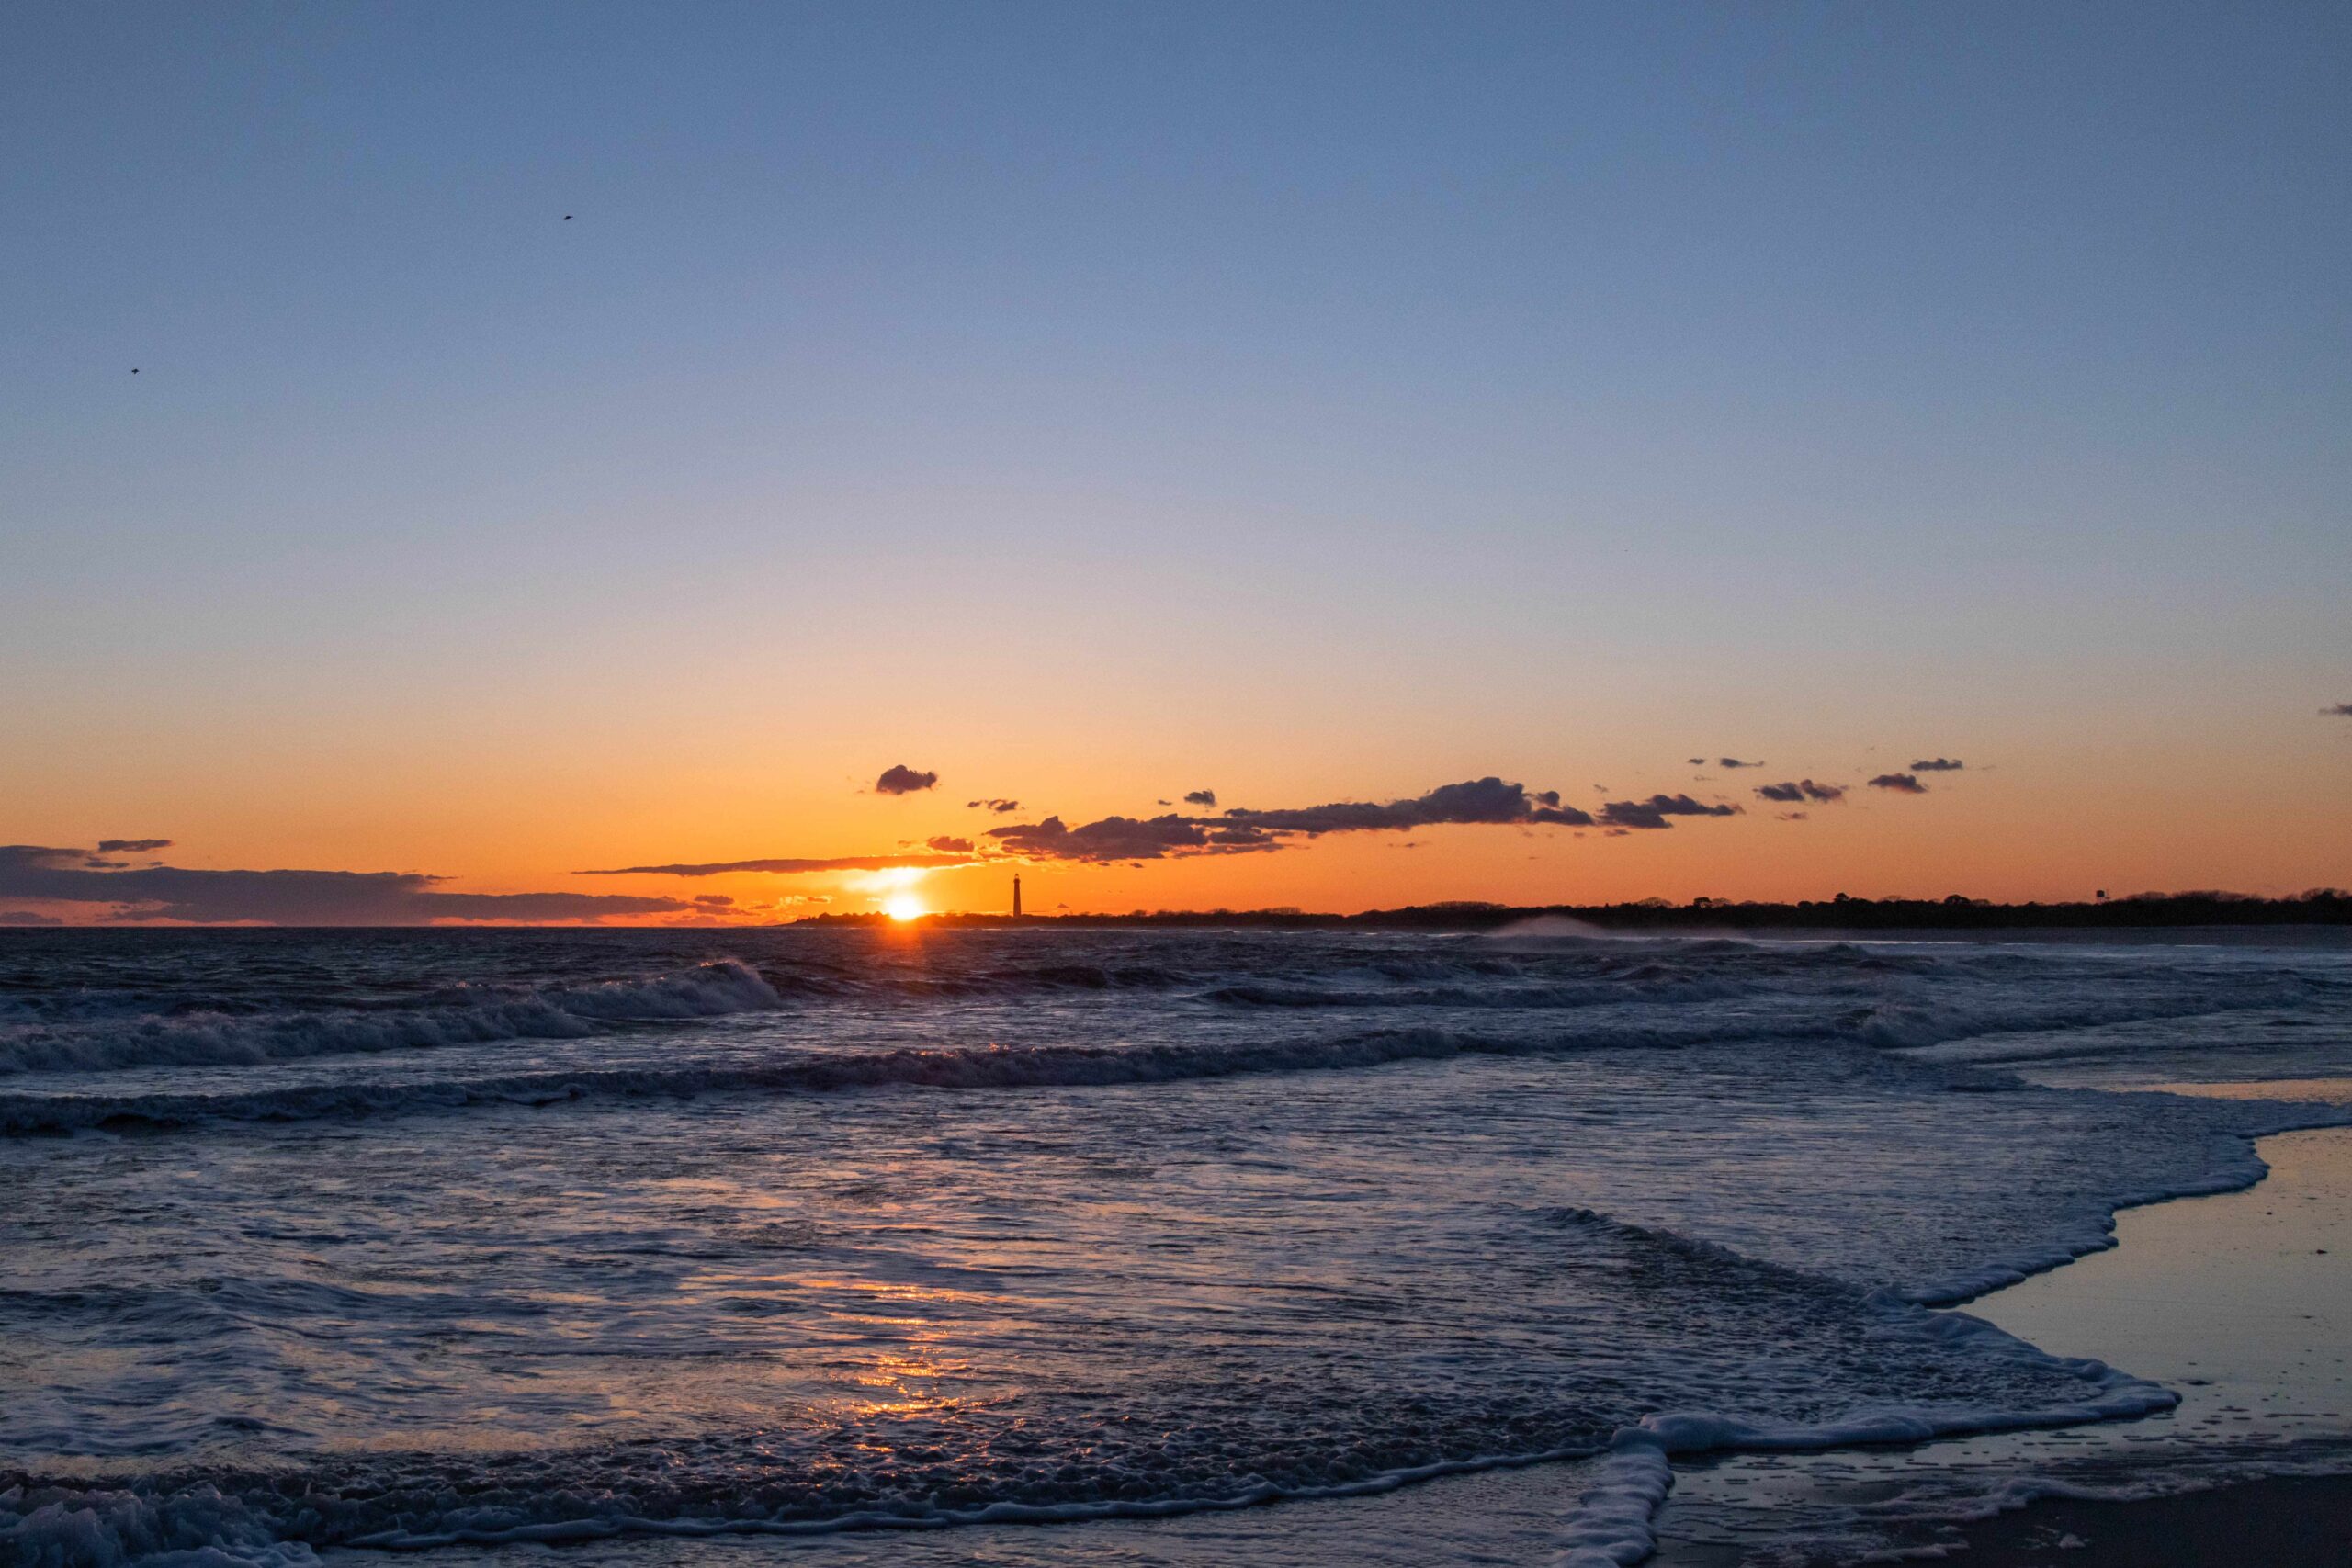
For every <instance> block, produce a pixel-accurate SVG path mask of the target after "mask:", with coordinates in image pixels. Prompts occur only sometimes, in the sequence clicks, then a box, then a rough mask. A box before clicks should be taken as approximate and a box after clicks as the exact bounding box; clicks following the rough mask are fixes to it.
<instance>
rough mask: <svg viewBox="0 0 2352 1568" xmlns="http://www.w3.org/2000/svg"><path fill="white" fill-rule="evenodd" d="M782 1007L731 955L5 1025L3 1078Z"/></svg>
mask: <svg viewBox="0 0 2352 1568" xmlns="http://www.w3.org/2000/svg"><path fill="white" fill-rule="evenodd" d="M783 1005H784V1004H783V998H781V997H779V996H778V995H777V994H776V992H775V987H772V986H771V985H770V984H769V983H768V981H767V980H766V979H765V978H764V977H763V976H762V975H761V974H760V973H759V971H757V970H755V969H753V968H752V966H751V965H749V964H742V963H739V962H737V961H735V960H733V959H725V960H721V961H719V962H718V963H714V964H699V965H697V966H695V967H694V968H692V969H685V970H680V971H678V972H675V973H673V974H668V975H659V976H653V977H651V978H649V979H643V980H616V981H610V982H606V983H604V984H600V985H587V986H547V987H527V988H519V987H518V988H514V989H502V988H498V987H451V988H449V989H447V990H445V991H442V992H439V993H436V994H435V997H434V998H433V999H432V1000H431V1001H430V1002H428V1003H427V1004H426V1005H424V1006H410V1007H385V1008H370V1009H361V1008H336V1009H329V1010H315V1011H300V1012H282V1013H262V1014H245V1015H232V1014H228V1013H221V1012H197V1013H184V1014H175V1015H172V1016H161V1017H159V1016H156V1015H153V1014H148V1015H145V1016H133V1017H129V1018H114V1019H107V1020H102V1021H87V1022H77V1023H64V1024H58V1023H41V1024H32V1025H16V1026H11V1027H9V1028H7V1029H6V1030H0V1074H13V1073H30V1072H107V1071H120V1070H124V1069H128V1068H135V1067H179V1066H253V1065H259V1064H263V1063H269V1062H288V1061H300V1060H302V1059H304V1058H306V1057H311V1056H335V1055H368V1054H372V1053H379V1052H385V1051H410V1050H423V1049H428V1048H431V1047H434V1046H441V1045H476V1044H482V1043H490V1042H494V1041H500V1040H567V1039H577V1038H580V1037H582V1036H583V1035H590V1034H595V1033H599V1032H603V1031H604V1030H605V1029H608V1028H611V1027H613V1026H616V1025H625V1024H632V1023H645V1022H657V1021H662V1022H666V1021H680V1020H687V1019H702V1018H716V1017H721V1016H724V1015H726V1014H729V1013H739V1012H751V1011H758V1010H765V1009H772V1008H777V1007H781V1006H783Z"/></svg>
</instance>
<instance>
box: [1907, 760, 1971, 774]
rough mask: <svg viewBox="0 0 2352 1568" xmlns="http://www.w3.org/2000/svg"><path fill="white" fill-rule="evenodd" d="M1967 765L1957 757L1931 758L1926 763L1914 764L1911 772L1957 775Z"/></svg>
mask: <svg viewBox="0 0 2352 1568" xmlns="http://www.w3.org/2000/svg"><path fill="white" fill-rule="evenodd" d="M1967 765H1968V764H1967V763H1965V762H1963V761H1961V760H1960V759H1959V758H1957V757H1930V758H1928V760H1927V761H1924V762H1914V763H1912V764H1911V771H1912V772H1913V773H1958V772H1960V770H1961V769H1962V768H1964V767H1966V766H1967Z"/></svg>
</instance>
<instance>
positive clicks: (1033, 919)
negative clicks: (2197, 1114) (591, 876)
mask: <svg viewBox="0 0 2352 1568" xmlns="http://www.w3.org/2000/svg"><path fill="white" fill-rule="evenodd" d="M1541 919H1554V920H1571V921H1575V922H1577V924H1579V925H1587V926H1592V927H1596V928H1598V929H1600V930H1603V931H2056V930H2095V931H2096V930H2109V931H2132V930H2144V929H2147V928H2150V927H2161V928H2168V929H2170V928H2184V927H2195V926H2352V893H2347V892H2346V891H2345V890H2344V889H2342V888H2340V887H2322V888H2315V889H2313V890H2312V891H2311V892H2309V893H2300V894H2296V895H2294V896H2293V897H2286V898H2257V897H2250V896H2247V895H2245V894H2237V893H2212V892H2197V893H2141V894H2133V895H2131V896H2130V897H2121V898H2102V899H2096V900H2093V901H2090V902H2087V903H2075V904H1996V903H1991V902H1988V901H1986V900H1985V899H1981V898H1967V897H1962V896H1961V895H1959V894H1956V893H1955V894H1953V895H1951V897H1944V898H1854V897H1848V896H1847V895H1845V894H1843V893H1841V894H1839V895H1838V896H1837V897H1835V898H1829V899H1822V900H1818V901H1816V900H1813V899H1805V900H1801V901H1799V902H1797V903H1793V904H1755V903H1736V902H1732V901H1730V900H1727V899H1715V898H1694V899H1692V900H1691V902H1689V903H1687V904H1675V903H1669V902H1668V901H1667V900H1666V899H1663V898H1645V899H1642V900H1640V901H1638V902H1636V903H1631V904H1544V905H1533V906H1517V905H1509V904H1485V903H1476V902H1469V901H1455V902H1449V903H1442V904H1415V905H1411V906H1409V907H1408V908H1401V909H1367V910H1365V911H1364V912H1363V913H1362V914H1358V915H1318V914H1312V913H1308V912H1307V911H1305V910H1301V909H1289V908H1277V909H1154V910H1144V909H1137V910H1135V911H1134V912H1132V913H1129V914H1125V915H1110V914H1093V915H1080V914H1068V915H1020V916H1013V915H997V914H974V913H968V912H960V911H958V912H946V913H941V914H932V915H919V916H917V917H915V920H914V921H913V922H911V923H918V924H922V925H927V926H956V927H964V926H1011V925H1023V926H1263V927H1277V928H1280V927H1299V928H1304V929H1311V930H1325V929H1346V930H1374V931H1378V930H1403V931H1495V930H1498V929H1499V928H1501V927H1504V926H1510V925H1514V924H1517V923H1519V922H1521V921H1523V920H1541ZM792 923H793V924H796V925H804V926H883V925H892V924H896V923H899V922H896V921H894V920H893V919H891V917H889V916H888V915H884V914H880V913H874V914H840V915H835V914H826V915H816V916H812V917H810V918H809V919H803V920H797V921H794V922H792Z"/></svg>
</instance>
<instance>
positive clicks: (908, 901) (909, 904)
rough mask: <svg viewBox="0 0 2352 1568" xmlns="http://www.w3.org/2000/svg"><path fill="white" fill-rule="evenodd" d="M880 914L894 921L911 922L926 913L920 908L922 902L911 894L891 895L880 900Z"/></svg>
mask: <svg viewBox="0 0 2352 1568" xmlns="http://www.w3.org/2000/svg"><path fill="white" fill-rule="evenodd" d="M882 912H883V913H884V914H886V915H888V916H889V917H890V918H891V919H894V920H911V919H914V918H915V917H916V916H917V915H921V914H924V913H926V912H927V911H925V909H924V908H923V907H922V899H920V898H918V897H915V896H914V895H913V894H911V893H893V894H892V895H891V896H890V897H888V898H885V899H884V900H882Z"/></svg>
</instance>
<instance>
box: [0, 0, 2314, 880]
mask: <svg viewBox="0 0 2352 1568" xmlns="http://www.w3.org/2000/svg"><path fill="white" fill-rule="evenodd" d="M2347 79H2352V10H2347V9H2346V7H2344V6H2340V5H2335V4H2307V5H2292V4H2265V5H2254V6H2245V5H2210V6H2179V5H2166V4H2147V3H2141V4H2130V5H2095V4H2080V5H2069V6H2048V5H2042V4H2034V5H2016V6H2009V5H1997V4H1982V5H1966V6H1873V5H1860V4H1839V5H1804V4H1790V5H1779V6H1699V5H1675V4H1659V5H1655V6H1600V5H1574V4H1540V5H1538V4H1529V5H1496V4H1486V5H1480V4H1463V5H1450V6H1428V5H1409V6H1388V5H1380V4H1371V3H1354V4H1346V5H1332V6H1321V5H1309V4H1293V3H1282V4H1273V5H1267V4H1262V3H1260V4H1248V5H1231V6H1220V5H1212V4H1205V3H1194V4H1187V5H1184V6H1096V5H1080V4H1071V5H1023V4H999V5H985V6H983V5H912V6H909V5H897V4H887V3H879V0H876V3H865V0H861V3H859V4H854V5H850V4H833V5H821V6H799V5H791V4H784V3H775V0H771V3H763V4H759V5H750V6H730V5H724V4H697V5H695V6H655V5H650V4H637V5H608V4H596V3H591V0H565V3H562V4H532V5H516V4H505V3H500V0H469V4H467V5H464V6H416V5H390V4H386V5H355V4H342V5H337V4H316V5H291V4H283V5H274V4H262V3H253V4H243V5H239V6H185V5H179V4H162V3H153V4H119V5H110V6H85V5H73V4H66V3H63V0H49V3H44V4H32V5H23V6H13V7H9V8H7V10H6V12H5V14H0V365H5V367H6V373H5V374H4V375H0V845H6V844H13V845H14V846H15V847H14V848H13V849H0V919H10V920H17V921H18V923H28V922H31V921H36V920H47V919H62V920H66V921H68V922H85V921H90V920H107V919H132V920H153V919H304V920H328V921H335V920H370V921H373V920H383V921H406V920H413V919H614V920H649V921H654V922H657V923H675V922H682V921H684V922H693V921H704V920H720V921H734V920H742V919H776V918H793V917H795V916H797V915H800V914H806V913H813V912H818V911H820V910H859V909H867V908H875V907H876V905H877V904H878V903H880V902H882V901H886V900H888V899H889V898H892V897H899V898H913V899H917V900H918V901H920V902H921V903H922V905H923V906H924V907H928V908H1001V907H1002V905H1003V903H1004V902H1005V899H1006V897H1008V895H1009V884H1010V877H1011V874H1012V872H1013V871H1015V870H1019V871H1021V873H1022V874H1023V877H1024V881H1025V885H1026V901H1027V906H1028V908H1030V909H1031V910H1032V911H1035V912H1048V913H1050V912H1055V911H1057V910H1059V909H1063V908H1069V909H1072V910H1098V909H1099V910H1126V909H1130V908H1217V907H1229V908H1254V907H1265V906H1299V907H1303V908H1316V909H1335V910H1348V909H1359V908H1379V907H1391V906H1395V905H1400V904H1407V903H1414V902H1425V901H1430V900H1435V899H1442V898H1478V899H1492V900H1499V901H1505V902H1511V903H1552V902H1578V903H1581V902H1594V901H1605V900H1611V899H1617V898H1636V897H1649V896H1658V897H1670V898H1676V899H1681V898H1688V897H1695V896H1706V897H1731V898H1800V897H1830V896H1832V895H1834V894H1836V893H1838V892H1848V893H1851V894H1853V895H1854V896H1857V897H1876V896H1886V895H1917V896H1928V897H1942V896H1944V895H1946V894H1949V893H1953V892H1958V893H1962V894H1965V895H1968V896H1971V897H1990V898H2029V897H2039V898H2062V897H2086V896H2088V895H2089V894H2090V893H2091V892H2092V891H2093V890H2094V889H2096V888H2106V889H2109V890H2110V891H2116V892H2121V891H2138V890H2143V889H2173V888H2191V887H2227V888H2234V889H2239V890H2243V891H2247V892H2256V893H2290V892H2294V891H2298V890H2301V889H2303V888H2307V887H2311V886H2323V885H2337V886H2341V885H2346V884H2352V713H2346V712H2342V711H2335V710H2338V709H2340V708H2343V707H2344V706H2345V705H2352V615H2346V613H2345V608H2344V607H2345V605H2346V604H2352V500H2347V498H2352V287H2347V285H2352V276H2347V271H2352V263H2347V260H2346V258H2347V257H2352V183H2347V181H2346V178H2345V175H2344V171H2345V170H2346V169H2347V168H2352V95H2347V94H2346V92H2345V91H2344V84H2345V82H2346V80H2347ZM1724 758H1732V759H1736V760H1737V761H1742V762H1747V761H1756V762H1759V763H1760V764H1762V765H1761V766H1759V767H1757V768H1752V769H1751V768H1746V767H1741V768H1731V767H1727V766H1725V765H1724V764H1723V761H1722V759H1724ZM1692 759H1701V761H1698V762H1693V761H1692ZM1933 761H1958V762H1960V763H1962V766H1961V767H1958V768H1952V769H1942V770H1935V769H1930V770H1928V771H1924V772H1923V771H1920V769H1919V768H1917V767H1916V766H1915V764H1918V763H1925V762H1933ZM892 768H903V769H905V770H906V771H907V772H908V773H910V774H913V775H920V774H923V773H931V774H934V775H936V776H935V779H934V781H933V783H932V784H930V785H928V786H927V787H910V788H907V789H904V790H902V791H895V792H894V791H892V790H888V789H885V788H882V787H881V784H882V781H883V780H884V778H885V773H886V770H888V769H892ZM1905 775H1907V776H1909V777H1911V778H1912V779H1913V780H1914V782H1915V784H1917V789H1916V790H1913V789H1905V788H1903V787H1901V786H1899V785H1893V784H1877V785H1874V784H1871V782H1870V781H1871V780H1873V779H1880V778H1895V777H1901V776H1905ZM1808 780H1809V781H1812V782H1813V783H1814V784H1816V785H1818V786H1821V788H1822V789H1823V791H1825V792H1827V791H1842V793H1841V794H1834V795H1833V794H1827V793H1824V794H1822V795H1819V796H1817V797H1816V796H1811V795H1806V794H1805V793H1804V791H1803V790H1802V789H1800V790H1799V792H1798V796H1797V798H1796V799H1795V800H1794V801H1789V800H1782V799H1774V798H1771V797H1769V796H1766V795H1759V794H1758V793H1757V792H1758V789H1760V788H1764V787H1767V786H1770V787H1772V788H1774V789H1776V790H1779V791H1781V792H1782V793H1785V786H1792V785H1802V784H1804V782H1805V781H1808ZM1480 781H1493V783H1494V784H1495V785H1496V786H1497V787H1496V788H1494V789H1485V790H1482V789H1480V788H1478V787H1476V786H1478V785H1479V784H1480ZM1450 789H1451V790H1455V791H1456V793H1454V794H1451V795H1449V794H1445V793H1443V792H1444V791H1447V790H1450ZM1514 789H1516V790H1517V792H1518V793H1517V794H1516V795H1512V794H1511V793H1510V791H1512V790H1514ZM1195 791H1205V792H1209V793H1212V794H1214V795H1215V796H1216V801H1217V804H1216V806H1215V807H1206V806H1201V805H1188V804H1186V803H1185V801H1184V799H1183V797H1184V795H1187V794H1189V793H1193V792H1195ZM1432 792H1438V793H1436V794H1433V793H1432ZM1546 795H1552V796H1555V799H1556V804H1554V805H1550V806H1546V805H1544V804H1542V801H1543V797H1544V796H1546ZM1660 799H1664V800H1667V801H1668V802H1674V801H1687V802H1689V804H1690V806H1691V807H1702V808H1705V809H1704V810H1703V811H1700V810H1691V809H1686V808H1684V807H1681V806H1671V807H1668V808H1667V809H1666V810H1664V811H1663V812H1658V811H1657V810H1655V809H1653V810H1651V811H1650V812H1648V813H1647V814H1646V815H1645V812H1644V811H1643V810H1641V809H1636V808H1641V807H1645V806H1652V807H1654V803H1655V802H1657V801H1658V800H1660ZM1001 800H1011V801H1017V802H1018V803H1019V805H1018V807H1016V808H1014V809H1012V810H1009V811H997V810H993V809H991V808H989V807H987V806H985V805H982V806H967V804H966V803H967V802H972V801H981V802H987V801H1001ZM1432 801H1434V802H1435V804H1430V802H1432ZM1163 802H1165V803H1168V804H1165V805H1163V804H1161V803H1163ZM1399 803H1402V804H1399ZM1612 803H1614V804H1615V805H1617V806H1619V807H1626V808H1629V809H1625V810H1618V811H1613V812H1612V811H1611V805H1612ZM1340 806H1354V807H1364V808H1367V809H1370V810H1373V811H1374V816H1372V817H1369V818H1367V817H1364V816H1363V815H1362V813H1359V814H1358V816H1357V817H1356V818H1353V819H1351V821H1352V822H1353V823H1354V825H1351V826H1344V827H1334V826H1332V824H1333V823H1334V822H1336V821H1338V820H1339V818H1334V817H1332V816H1330V815H1329V813H1326V814H1324V815H1321V816H1317V815H1316V813H1317V811H1318V809H1320V808H1323V807H1340ZM1726 808H1736V809H1726ZM1237 809H1238V811H1239V812H1240V813H1242V814H1243V815H1240V816H1233V815H1230V814H1232V813H1234V812H1236V811H1237ZM1382 811H1385V812H1386V814H1387V815H1386V816H1385V817H1381V816H1379V815H1378V813H1379V812H1382ZM1544 811H1551V812H1553V813H1555V818H1548V819H1547V818H1537V817H1536V815H1535V814H1536V813H1539V812H1544ZM1649 816H1655V817H1656V818H1657V821H1656V822H1655V823H1653V822H1651V821H1650V820H1648V817H1649ZM1578 817H1589V818H1591V820H1590V821H1589V823H1586V822H1579V821H1577V820H1576V818H1578ZM1114 818H1124V819H1127V820H1129V821H1136V822H1145V821H1150V820H1152V819H1154V818H1173V820H1172V821H1170V822H1169V823H1166V824H1164V825H1162V826H1161V827H1160V828H1159V829H1156V830H1155V833H1156V836H1155V835H1154V834H1143V835H1140V836H1139V835H1138V834H1137V833H1136V832H1134V831H1130V830H1128V829H1123V828H1118V827H1115V826H1114V827H1109V828H1103V829H1101V830H1099V831H1096V832H1093V833H1092V834H1091V836H1090V835H1089V834H1088V833H1087V832H1086V831H1085V830H1086V829H1088V828H1089V825H1100V824H1104V823H1106V822H1109V821H1111V819H1114ZM1637 818H1638V819H1639V820H1637ZM1049 821H1050V822H1051V823H1052V824H1054V827H1055V828H1058V829H1061V830H1062V831H1061V834H1060V836H1058V837H1057V834H1056V832H1055V831H1054V829H1053V828H1048V827H1047V824H1048V822H1049ZM1285 822H1287V823H1289V824H1290V825H1289V826H1282V825H1281V824H1283V823H1285ZM991 834H995V835H996V836H994V837H991V836H990V835H991ZM1253 835H1255V836H1256V838H1257V839H1258V840H1262V841H1253ZM934 839H937V840H943V841H945V842H947V843H950V844H956V843H968V844H969V845H970V846H971V848H970V849H969V850H962V849H945V850H942V849H934V848H932V847H931V840H934ZM108 840H112V841H116V842H118V843H119V842H133V843H140V844H143V845H145V846H146V847H143V848H141V849H137V850H114V851H106V852H101V851H99V850H98V848H97V846H98V845H99V844H101V843H102V842H105V841H108ZM153 840H168V842H167V843H159V842H151V841H153ZM1147 851H1148V852H1147ZM907 855H921V856H926V857H930V858H929V861H928V862H927V863H922V864H912V865H900V866H899V867H897V868H896V869H888V868H876V869H855V868H845V867H841V866H834V867H832V868H831V869H822V868H820V869H808V868H801V869H796V870H791V871H778V870H773V869H771V870H761V871H752V870H739V871H726V872H711V873H706V874H693V875H688V874H679V873H677V872H674V871H629V870H628V868H634V867H646V866H655V867H673V866H696V867H703V866H713V865H731V864H738V863H743V862H748V861H791V862H809V861H814V862H820V863H821V862H842V861H854V862H858V863H860V864H861V865H863V864H864V863H870V862H873V861H876V859H887V858H889V857H902V856H907ZM158 868H160V869H158ZM587 872H625V873H627V874H617V875H593V876H592V875H583V874H582V873H587ZM230 873H235V874H238V875H235V876H230V875H227V874H230ZM295 873H301V874H309V875H310V877H311V880H309V881H303V880H301V879H300V878H294V879H292V880H289V877H291V876H292V874H295ZM357 874H364V875H357ZM109 879H111V880H109ZM500 897H505V898H506V899H507V901H506V902H500V901H499V899H500ZM517 899H519V900H520V901H516V900H517ZM720 900H726V902H723V903H722V902H720Z"/></svg>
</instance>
